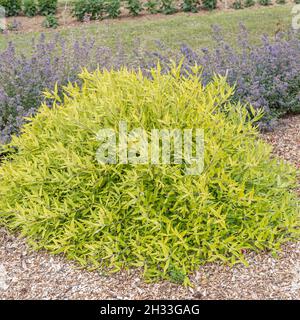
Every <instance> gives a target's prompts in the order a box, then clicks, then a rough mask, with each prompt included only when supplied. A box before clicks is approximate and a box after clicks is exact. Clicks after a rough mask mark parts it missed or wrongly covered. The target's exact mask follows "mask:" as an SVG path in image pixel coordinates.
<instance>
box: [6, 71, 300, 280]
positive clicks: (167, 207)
mask: <svg viewBox="0 0 300 320" xmlns="http://www.w3.org/2000/svg"><path fill="white" fill-rule="evenodd" d="M198 71H199V70H197V68H195V73H194V74H193V73H192V75H190V76H188V77H182V76H181V75H180V73H181V70H180V67H173V68H172V69H171V70H170V72H169V73H168V74H162V73H161V71H160V69H159V67H158V68H157V69H155V70H153V71H152V77H151V79H149V78H146V77H144V76H143V75H142V73H141V72H137V73H135V72H131V71H128V70H127V69H123V70H120V71H103V72H101V71H95V72H94V73H89V72H87V71H83V72H82V74H81V75H80V78H81V79H82V85H81V86H78V85H76V84H69V85H68V86H67V87H65V88H64V95H63V97H61V95H58V93H57V92H58V89H57V88H56V89H55V90H54V92H53V93H51V94H50V93H46V96H47V97H48V98H52V99H53V106H52V107H51V108H49V107H48V106H47V105H46V104H45V105H42V106H41V108H40V110H39V113H38V114H37V115H36V116H35V117H34V118H32V119H30V120H31V121H30V122H29V123H28V124H26V125H25V126H24V128H23V132H22V134H21V135H20V136H19V137H16V136H15V137H13V140H12V142H11V143H10V144H9V145H7V146H6V148H7V150H10V151H11V152H10V153H9V154H8V155H7V156H6V159H4V161H3V163H2V165H1V167H0V179H1V183H0V212H1V216H0V223H1V224H4V225H5V226H6V227H8V228H10V229H13V230H17V231H19V232H20V233H21V234H22V235H23V236H26V238H27V239H28V241H29V243H30V244H32V245H34V246H35V247H36V248H45V249H47V250H50V251H51V252H53V253H64V254H65V256H66V257H67V258H70V259H75V260H77V261H78V262H79V263H80V264H82V265H85V266H88V267H96V268H102V269H103V270H107V271H118V270H120V269H121V268H127V267H141V268H142V269H143V270H144V275H145V277H146V279H149V280H152V279H154V280H155V279H161V278H165V279H171V280H173V281H178V282H184V283H185V284H188V274H189V273H190V272H192V271H193V270H195V269H196V268H197V266H198V265H200V264H204V263H206V262H211V261H215V260H221V261H224V262H226V263H230V264H233V263H236V262H245V263H246V261H245V260H244V256H243V252H244V251H245V250H247V249H251V250H264V249H270V250H272V251H274V250H277V249H279V247H280V245H281V244H282V243H284V242H286V241H289V240H292V239H295V238H296V237H298V234H299V233H298V230H299V229H298V227H299V219H298V217H299V215H298V214H299V212H298V209H297V208H298V207H297V204H298V203H297V201H298V200H297V197H296V195H295V193H294V192H293V190H292V188H293V187H294V186H295V184H296V169H294V168H293V167H292V166H290V165H288V164H285V163H283V162H282V161H281V160H279V159H277V158H274V157H272V156H271V155H270V152H271V147H270V146H269V145H267V144H266V143H264V142H263V141H261V140H260V139H259V137H258V132H257V130H256V128H255V127H254V126H253V122H254V121H256V120H257V118H258V117H259V116H256V115H254V116H253V115H251V117H250V116H249V115H248V113H247V111H246V109H247V108H245V106H241V105H240V104H232V103H231V102H230V97H231V96H232V93H233V89H232V88H231V87H229V86H228V85H227V84H226V79H224V78H221V77H215V78H214V79H213V81H212V82H210V83H209V84H208V85H207V86H205V87H203V85H202V84H201V81H200V80H199V78H198V76H197V75H196V74H198ZM248 109H250V110H251V107H248ZM250 118H251V119H252V120H250ZM120 122H126V124H127V130H128V132H129V131H130V130H133V129H135V128H141V129H143V130H144V132H146V133H147V135H148V134H149V135H150V132H151V130H153V129H160V130H161V129H164V130H166V129H167V130H172V129H178V130H185V129H187V128H189V129H197V128H199V129H203V131H204V167H203V171H202V172H201V174H197V175H195V174H193V175H189V174H187V173H186V166H187V163H175V164H174V163H170V164H153V163H151V162H149V163H140V164H133V163H120V162H118V161H117V162H116V163H101V162H99V161H98V160H97V156H96V155H97V150H99V146H100V141H99V130H100V129H105V128H109V129H110V130H114V131H115V132H116V137H118V132H119V128H120ZM117 139H118V138H117ZM194 140H195V137H193V141H194ZM174 148H175V147H174V145H172V147H171V151H174ZM194 151H195V150H194ZM138 156H139V155H138V154H137V157H138Z"/></svg>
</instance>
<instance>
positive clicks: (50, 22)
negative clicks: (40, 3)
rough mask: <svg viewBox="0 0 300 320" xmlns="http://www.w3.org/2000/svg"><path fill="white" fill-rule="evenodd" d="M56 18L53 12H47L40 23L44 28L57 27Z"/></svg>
mask: <svg viewBox="0 0 300 320" xmlns="http://www.w3.org/2000/svg"><path fill="white" fill-rule="evenodd" d="M58 25H59V24H58V21H57V18H56V17H55V16H54V15H53V14H49V15H48V16H46V17H45V20H44V21H43V23H42V26H43V27H44V28H53V29H56V28H57V27H58Z"/></svg>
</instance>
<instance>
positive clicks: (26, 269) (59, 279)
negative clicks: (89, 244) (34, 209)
mask: <svg viewBox="0 0 300 320" xmlns="http://www.w3.org/2000/svg"><path fill="white" fill-rule="evenodd" d="M263 138H264V139H266V140H267V141H268V142H270V143H272V144H273V145H274V152H275V153H276V154H278V155H280V156H282V157H283V158H284V159H286V160H287V161H290V162H292V163H294V164H296V165H297V166H298V167H300V163H299V159H300V116H293V117H288V118H284V119H281V120H280V122H279V125H278V126H277V128H276V130H275V131H274V132H271V133H268V134H264V135H263ZM247 259H248V261H249V263H250V266H249V267H245V266H243V265H237V266H235V267H233V268H229V267H226V266H224V265H221V264H216V263H214V264H208V265H206V266H203V267H200V268H199V270H198V271H197V272H195V274H194V275H193V276H192V277H191V280H192V283H193V284H194V287H193V288H184V287H182V286H179V285H176V284H172V283H169V282H160V283H155V284H146V283H145V282H144V281H143V279H142V277H141V276H140V274H139V272H138V271H128V272H125V271H124V272H121V273H117V274H114V275H109V276H108V275H103V274H101V273H99V272H97V271H93V272H89V271H86V270H81V269H79V268H78V267H77V266H76V264H74V263H72V262H68V261H66V260H65V259H64V258H63V257H62V256H51V255H49V254H48V253H46V252H32V251H30V249H29V248H28V246H27V245H26V244H25V242H24V240H22V239H18V238H16V237H14V236H12V235H10V234H8V233H7V231H5V230H4V229H0V299H297V300H300V243H292V244H287V245H285V246H284V247H283V248H282V252H281V253H280V254H279V256H278V257H277V258H273V257H272V256H270V255H269V254H267V253H260V254H256V253H249V254H247Z"/></svg>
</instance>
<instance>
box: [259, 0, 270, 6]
mask: <svg viewBox="0 0 300 320" xmlns="http://www.w3.org/2000/svg"><path fill="white" fill-rule="evenodd" d="M258 3H259V4H260V5H262V6H270V5H272V1H271V0H258Z"/></svg>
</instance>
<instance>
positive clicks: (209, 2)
mask: <svg viewBox="0 0 300 320" xmlns="http://www.w3.org/2000/svg"><path fill="white" fill-rule="evenodd" d="M202 5H203V8H204V9H208V10H214V9H216V8H217V0H202Z"/></svg>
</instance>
